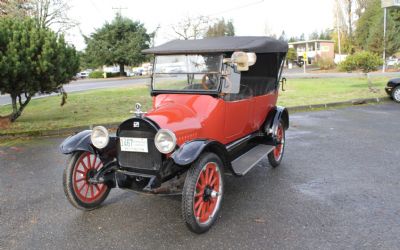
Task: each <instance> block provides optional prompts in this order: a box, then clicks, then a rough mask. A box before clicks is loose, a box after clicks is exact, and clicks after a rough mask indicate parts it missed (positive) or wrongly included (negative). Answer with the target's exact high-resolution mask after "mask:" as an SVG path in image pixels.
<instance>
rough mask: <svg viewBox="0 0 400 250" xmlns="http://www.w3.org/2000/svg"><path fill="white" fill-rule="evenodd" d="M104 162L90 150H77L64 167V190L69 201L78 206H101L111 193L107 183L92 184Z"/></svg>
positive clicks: (90, 208)
mask: <svg viewBox="0 0 400 250" xmlns="http://www.w3.org/2000/svg"><path fill="white" fill-rule="evenodd" d="M102 167H103V163H102V162H101V160H100V159H99V158H98V157H97V156H96V155H94V154H92V153H90V152H84V151H79V152H75V153H74V154H73V155H72V156H71V158H70V159H69V162H68V164H67V166H66V168H65V169H64V175H63V185H64V192H65V195H66V196H67V198H68V200H69V202H70V203H71V204H72V205H73V206H74V207H76V208H79V209H82V210H92V209H95V208H97V207H99V206H100V204H101V203H102V202H103V201H104V200H105V199H106V198H107V196H108V194H109V193H110V188H109V187H108V186H107V185H105V184H92V183H90V182H89V179H90V178H92V177H93V176H94V175H95V174H96V173H97V172H98V171H99V170H100V169H101V168H102Z"/></svg>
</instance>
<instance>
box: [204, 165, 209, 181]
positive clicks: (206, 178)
mask: <svg viewBox="0 0 400 250" xmlns="http://www.w3.org/2000/svg"><path fill="white" fill-rule="evenodd" d="M204 171H205V175H206V176H205V183H204V184H207V182H208V168H207V167H206V169H205V170H204Z"/></svg>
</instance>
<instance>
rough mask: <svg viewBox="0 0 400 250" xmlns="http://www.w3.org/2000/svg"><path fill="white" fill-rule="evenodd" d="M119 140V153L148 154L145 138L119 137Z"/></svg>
mask: <svg viewBox="0 0 400 250" xmlns="http://www.w3.org/2000/svg"><path fill="white" fill-rule="evenodd" d="M119 140H120V145H121V151H126V152H141V153H148V152H149V148H148V146H147V139H146V138H131V137H121V138H119Z"/></svg>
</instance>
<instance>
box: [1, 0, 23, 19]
mask: <svg viewBox="0 0 400 250" xmlns="http://www.w3.org/2000/svg"><path fill="white" fill-rule="evenodd" d="M27 2H28V1H27V0H0V16H13V17H24V16H26V15H28V11H29V6H28V4H27Z"/></svg>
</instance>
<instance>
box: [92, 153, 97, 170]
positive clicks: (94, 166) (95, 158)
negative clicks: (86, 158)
mask: <svg viewBox="0 0 400 250" xmlns="http://www.w3.org/2000/svg"><path fill="white" fill-rule="evenodd" d="M96 160H97V157H96V156H94V161H93V168H96Z"/></svg>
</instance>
